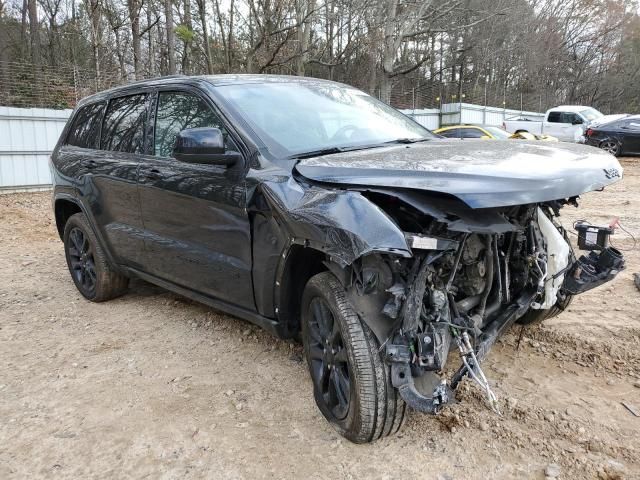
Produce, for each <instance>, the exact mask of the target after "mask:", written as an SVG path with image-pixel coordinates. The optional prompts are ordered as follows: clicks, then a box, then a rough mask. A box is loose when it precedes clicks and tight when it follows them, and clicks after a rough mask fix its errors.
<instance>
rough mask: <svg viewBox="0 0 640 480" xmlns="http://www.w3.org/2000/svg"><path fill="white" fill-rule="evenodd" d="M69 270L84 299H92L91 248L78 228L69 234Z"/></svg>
mask: <svg viewBox="0 0 640 480" xmlns="http://www.w3.org/2000/svg"><path fill="white" fill-rule="evenodd" d="M69 240H70V245H69V247H68V249H69V268H70V270H71V275H73V277H74V280H75V282H76V285H77V286H78V288H79V289H80V290H81V291H82V293H83V295H84V296H85V297H92V296H93V295H94V294H95V291H96V281H97V274H96V264H95V260H94V257H93V247H92V246H91V243H90V242H89V238H88V237H87V236H86V235H85V234H84V232H83V231H82V230H81V229H80V228H78V227H75V228H72V229H71V231H70V232H69Z"/></svg>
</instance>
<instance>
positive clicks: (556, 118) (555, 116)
mask: <svg viewBox="0 0 640 480" xmlns="http://www.w3.org/2000/svg"><path fill="white" fill-rule="evenodd" d="M547 122H553V123H562V113H561V112H549V118H547Z"/></svg>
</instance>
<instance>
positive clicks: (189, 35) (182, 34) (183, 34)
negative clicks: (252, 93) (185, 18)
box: [174, 25, 196, 42]
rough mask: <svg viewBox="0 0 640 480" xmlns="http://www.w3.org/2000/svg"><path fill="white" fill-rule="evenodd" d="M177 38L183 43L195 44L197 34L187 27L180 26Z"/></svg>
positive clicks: (176, 30)
mask: <svg viewBox="0 0 640 480" xmlns="http://www.w3.org/2000/svg"><path fill="white" fill-rule="evenodd" d="M174 31H175V32H176V37H178V38H179V39H180V40H182V41H183V42H193V40H194V39H195V38H196V32H194V31H193V30H192V29H190V28H189V27H187V26H186V25H178V26H177V27H176V28H175V30H174Z"/></svg>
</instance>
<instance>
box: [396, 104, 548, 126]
mask: <svg viewBox="0 0 640 480" xmlns="http://www.w3.org/2000/svg"><path fill="white" fill-rule="evenodd" d="M401 112H402V113H404V114H405V115H408V116H410V117H412V118H413V119H414V120H416V121H417V122H418V123H420V124H421V125H423V126H425V127H427V128H429V129H430V130H435V129H436V128H438V127H441V126H443V127H444V126H447V125H458V124H460V123H470V124H474V125H493V126H496V127H500V126H502V122H504V120H505V118H511V117H516V116H518V117H519V116H525V117H527V118H529V119H531V120H534V121H542V120H543V118H544V113H539V112H527V111H520V110H512V109H508V108H506V109H505V108H498V107H485V106H482V105H474V104H472V103H445V104H443V105H442V108H440V109H437V108H431V109H424V110H401Z"/></svg>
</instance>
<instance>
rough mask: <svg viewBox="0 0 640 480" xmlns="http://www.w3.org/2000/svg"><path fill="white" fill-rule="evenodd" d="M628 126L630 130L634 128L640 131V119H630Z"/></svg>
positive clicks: (635, 130)
mask: <svg viewBox="0 0 640 480" xmlns="http://www.w3.org/2000/svg"><path fill="white" fill-rule="evenodd" d="M627 128H628V129H629V130H633V131H634V132H640V120H635V121H634V120H630V121H629V123H628V126H627Z"/></svg>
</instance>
